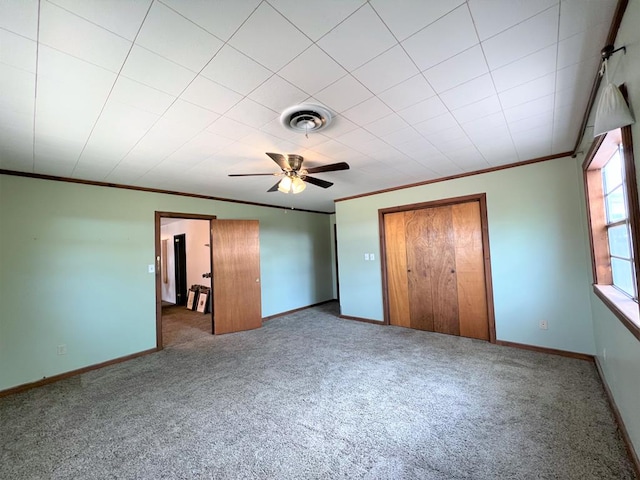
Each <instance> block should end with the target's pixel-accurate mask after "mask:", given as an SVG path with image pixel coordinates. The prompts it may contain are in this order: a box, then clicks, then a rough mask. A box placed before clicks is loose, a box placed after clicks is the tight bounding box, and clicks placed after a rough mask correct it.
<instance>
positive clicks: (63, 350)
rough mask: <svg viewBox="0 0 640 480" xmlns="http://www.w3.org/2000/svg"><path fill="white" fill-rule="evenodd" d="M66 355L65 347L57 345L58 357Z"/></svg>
mask: <svg viewBox="0 0 640 480" xmlns="http://www.w3.org/2000/svg"><path fill="white" fill-rule="evenodd" d="M66 354H67V346H66V345H58V355H66Z"/></svg>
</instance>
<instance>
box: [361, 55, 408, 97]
mask: <svg viewBox="0 0 640 480" xmlns="http://www.w3.org/2000/svg"><path fill="white" fill-rule="evenodd" d="M417 73H419V72H418V69H417V68H416V66H415V64H414V63H413V62H412V61H411V59H410V58H409V56H408V55H407V54H406V53H405V51H404V50H403V49H402V47H400V46H399V45H396V46H395V47H393V48H391V49H389V50H387V51H386V52H385V53H383V54H381V55H379V56H378V57H376V58H374V59H373V60H371V61H369V62H367V63H365V64H364V65H363V66H361V67H360V68H358V69H357V70H356V71H354V72H353V75H354V76H355V77H356V78H357V79H358V80H360V82H361V83H362V84H363V85H364V86H365V87H367V88H368V89H369V90H371V91H372V92H373V93H375V94H378V93H380V92H383V91H384V90H387V89H389V88H391V87H393V86H394V85H397V84H399V83H401V82H404V81H405V80H407V79H409V78H411V77H413V76H415V75H416V74H417Z"/></svg>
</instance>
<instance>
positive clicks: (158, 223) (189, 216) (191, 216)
mask: <svg viewBox="0 0 640 480" xmlns="http://www.w3.org/2000/svg"><path fill="white" fill-rule="evenodd" d="M162 218H182V219H185V220H208V221H209V271H210V272H213V247H212V245H213V244H212V239H211V220H215V219H216V218H217V217H216V216H215V215H205V214H199V213H179V212H159V211H157V210H156V212H155V250H156V350H162V349H163V346H162V273H161V265H160V259H161V258H162V257H161V254H162V253H161V252H162V242H161V241H160V235H161V227H162ZM211 291H212V296H213V289H212V290H211ZM211 301H212V302H213V301H214V299H213V298H212V300H211ZM210 315H211V333H212V334H213V322H214V318H213V308H212V309H211V312H210Z"/></svg>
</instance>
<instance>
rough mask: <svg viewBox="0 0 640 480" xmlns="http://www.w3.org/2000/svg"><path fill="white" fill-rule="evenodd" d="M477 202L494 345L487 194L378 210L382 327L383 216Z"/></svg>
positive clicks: (385, 304)
mask: <svg viewBox="0 0 640 480" xmlns="http://www.w3.org/2000/svg"><path fill="white" fill-rule="evenodd" d="M468 202H478V203H479V204H480V229H481V232H482V252H483V257H484V281H485V291H486V298H487V320H488V322H489V342H490V343H496V322H495V312H494V307H493V283H492V280H491V254H490V252H489V221H488V217H487V194H486V193H476V194H472V195H464V196H462V197H452V198H443V199H440V200H432V201H429V202H421V203H412V204H409V205H399V206H396V207H389V208H380V209H378V228H379V235H380V268H381V269H382V312H383V316H384V320H383V323H384V325H389V324H390V322H389V284H388V276H387V246H386V243H385V227H384V216H385V215H386V214H389V213H398V212H406V211H409V210H421V209H424V208H433V207H443V206H447V205H456V204H459V203H468Z"/></svg>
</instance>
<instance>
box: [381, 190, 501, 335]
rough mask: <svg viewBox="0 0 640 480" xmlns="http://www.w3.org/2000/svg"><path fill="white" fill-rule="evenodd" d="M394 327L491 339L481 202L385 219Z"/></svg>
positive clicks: (441, 207) (405, 213) (422, 210)
mask: <svg viewBox="0 0 640 480" xmlns="http://www.w3.org/2000/svg"><path fill="white" fill-rule="evenodd" d="M384 234H385V235H384V237H385V260H386V272H387V275H386V277H387V298H388V314H389V323H391V324H392V325H398V326H403V327H410V328H416V329H420V330H428V331H433V332H439V333H446V334H450V335H462V336H465V337H472V338H480V339H484V340H488V339H489V317H488V310H487V298H486V285H485V271H484V252H483V240H482V225H481V218H480V205H479V202H477V201H473V202H464V203H458V204H453V205H443V206H434V207H429V208H419V209H415V210H407V211H401V212H394V213H388V214H385V215H384Z"/></svg>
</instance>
